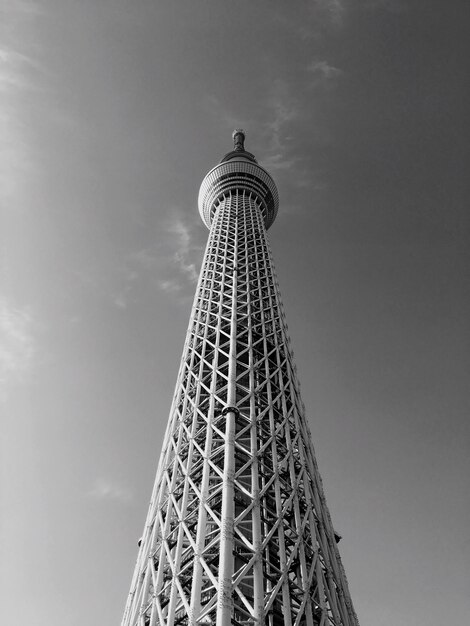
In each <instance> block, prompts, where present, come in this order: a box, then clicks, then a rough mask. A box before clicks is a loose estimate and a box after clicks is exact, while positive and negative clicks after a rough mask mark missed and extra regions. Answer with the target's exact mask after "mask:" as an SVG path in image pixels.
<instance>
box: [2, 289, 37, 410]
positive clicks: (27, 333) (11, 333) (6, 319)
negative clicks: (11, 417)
mask: <svg viewBox="0 0 470 626" xmlns="http://www.w3.org/2000/svg"><path fill="white" fill-rule="evenodd" d="M32 331H33V317H32V314H31V311H30V310H29V308H27V307H25V308H23V309H21V308H18V307H15V306H13V305H12V304H11V302H9V301H7V300H6V299H5V298H2V299H1V300H0V397H1V398H2V399H5V398H6V395H7V387H8V385H9V384H10V383H11V382H24V381H25V380H26V378H27V377H28V375H29V373H30V371H31V367H32V363H33V358H34V354H35V346H34V339H33V334H32Z"/></svg>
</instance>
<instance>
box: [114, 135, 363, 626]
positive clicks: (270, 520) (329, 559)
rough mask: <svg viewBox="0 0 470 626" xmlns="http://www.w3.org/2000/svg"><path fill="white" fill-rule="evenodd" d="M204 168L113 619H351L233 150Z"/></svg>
mask: <svg viewBox="0 0 470 626" xmlns="http://www.w3.org/2000/svg"><path fill="white" fill-rule="evenodd" d="M244 138H245V134H244V132H243V131H242V130H239V129H237V130H235V131H234V133H233V139H234V150H233V151H232V152H230V153H229V154H228V155H226V157H225V158H224V159H223V160H222V162H221V163H219V164H218V165H216V166H215V167H214V168H212V169H211V170H210V171H209V173H208V174H207V175H206V176H205V178H204V180H203V182H202V184H201V189H200V192H199V211H200V214H201V218H202V220H203V221H204V223H205V224H206V226H207V227H208V228H209V240H208V244H207V248H206V252H205V256H204V259H203V262H202V267H201V275H200V278H199V283H198V287H197V291H196V296H195V299H194V304H193V308H192V311H191V317H190V321H189V328H188V333H187V337H186V342H185V346H184V350H183V356H182V359H181V366H180V371H179V374H178V379H177V383H176V389H175V394H174V399H173V405H172V408H171V411H170V417H169V423H168V428H167V432H166V435H165V440H164V442H163V449H162V453H161V457H160V463H159V466H158V470H157V477H156V481H155V487H154V491H153V495H152V498H151V502H150V507H149V511H148V515H147V520H146V523H145V529H144V533H143V536H142V540H141V541H140V542H139V546H140V550H139V555H138V559H137V564H136V568H135V572H134V578H133V580H132V585H131V591H130V594H129V598H128V602H127V605H126V610H125V614H124V618H123V621H122V626H231V625H237V624H240V625H242V624H243V625H245V626H248V625H250V626H358V621H357V617H356V614H355V612H354V609H353V606H352V603H351V598H350V594H349V589H348V584H347V580H346V575H345V573H344V569H343V566H342V564H341V559H340V556H339V552H338V548H337V545H336V544H337V541H338V540H339V535H337V533H335V530H334V528H333V525H332V522H331V518H330V514H329V512H328V508H327V505H326V500H325V496H324V493H323V487H322V482H321V478H320V475H319V472H318V467H317V463H316V460H315V455H314V450H313V445H312V442H311V440H310V434H309V430H308V425H307V417H306V415H305V412H304V407H303V404H302V401H301V399H300V391H299V383H298V381H297V377H296V370H295V366H294V357H293V354H292V351H291V348H290V341H289V337H288V331H287V325H286V321H285V315H284V313H283V310H282V304H281V298H280V293H279V288H278V285H277V280H276V278H275V273H274V266H273V261H272V256H271V252H270V248H269V245H268V241H267V234H266V230H267V229H268V228H269V227H270V226H271V224H272V223H273V222H274V219H275V217H276V213H277V209H278V205H279V199H278V194H277V189H276V185H275V183H274V181H273V179H272V178H271V176H270V175H269V174H268V173H267V172H266V170H265V169H263V168H262V167H261V166H260V165H258V164H257V163H256V160H255V159H254V157H253V156H252V155H250V153H247V152H245V150H244V144H243V141H244Z"/></svg>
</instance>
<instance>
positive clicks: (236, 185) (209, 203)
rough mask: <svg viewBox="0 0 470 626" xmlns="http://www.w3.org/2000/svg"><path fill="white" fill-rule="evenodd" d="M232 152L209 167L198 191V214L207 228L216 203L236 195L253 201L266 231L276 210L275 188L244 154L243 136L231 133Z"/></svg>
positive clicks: (247, 153)
mask: <svg viewBox="0 0 470 626" xmlns="http://www.w3.org/2000/svg"><path fill="white" fill-rule="evenodd" d="M232 137H233V142H234V146H233V150H232V151H231V152H228V153H227V154H226V155H225V156H224V158H223V159H222V161H221V162H220V163H219V164H218V165H216V166H215V167H213V168H212V169H211V170H210V171H209V172H208V173H207V174H206V176H205V178H204V180H203V181H202V184H201V188H200V189H199V199H198V206H199V213H200V215H201V219H202V221H203V222H204V224H205V225H206V226H207V228H210V225H211V222H212V218H213V215H214V213H215V210H216V208H217V205H218V203H219V202H220V200H222V199H223V198H225V197H228V196H230V195H231V194H233V193H234V192H236V191H239V192H245V194H247V195H251V196H252V197H255V198H256V199H257V200H258V201H259V203H260V204H261V210H262V212H263V215H264V223H265V226H266V228H269V227H270V226H271V224H272V223H273V222H274V220H275V218H276V215H277V210H278V207H279V195H278V192H277V187H276V185H275V183H274V181H273V179H272V178H271V176H270V175H269V174H268V172H267V171H266V170H265V169H264V168H263V167H261V165H258V163H257V161H256V159H255V157H254V156H253V155H252V154H251V152H247V151H246V150H245V145H244V142H245V133H244V132H243V130H240V129H237V130H234V131H233V135H232Z"/></svg>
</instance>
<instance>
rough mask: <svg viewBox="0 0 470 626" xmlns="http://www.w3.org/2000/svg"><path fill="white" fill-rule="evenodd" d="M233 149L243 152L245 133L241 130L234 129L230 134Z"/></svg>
mask: <svg viewBox="0 0 470 626" xmlns="http://www.w3.org/2000/svg"><path fill="white" fill-rule="evenodd" d="M232 139H233V149H234V150H236V151H237V152H244V151H245V131H244V130H242V129H241V128H236V129H235V130H234V131H233V133H232Z"/></svg>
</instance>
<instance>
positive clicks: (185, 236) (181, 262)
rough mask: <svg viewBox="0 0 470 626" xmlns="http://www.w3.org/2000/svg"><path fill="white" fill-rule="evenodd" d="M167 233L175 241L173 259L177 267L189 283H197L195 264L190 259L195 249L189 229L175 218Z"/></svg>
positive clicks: (177, 217) (180, 219) (181, 220)
mask: <svg viewBox="0 0 470 626" xmlns="http://www.w3.org/2000/svg"><path fill="white" fill-rule="evenodd" d="M168 233H169V235H170V236H173V237H174V239H175V244H176V248H177V249H176V252H175V254H174V257H173V258H174V260H175V262H176V264H177V266H178V267H179V269H180V271H181V272H182V273H183V274H184V275H185V276H186V278H187V279H188V280H189V282H191V283H195V282H197V271H196V264H195V263H194V262H193V261H192V258H191V257H192V253H193V251H194V248H195V246H194V244H193V243H192V237H191V229H190V228H189V226H188V224H187V223H185V222H184V220H183V219H182V218H181V217H180V216H176V218H175V220H174V221H173V222H172V223H171V224H170V226H169V228H168Z"/></svg>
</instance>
